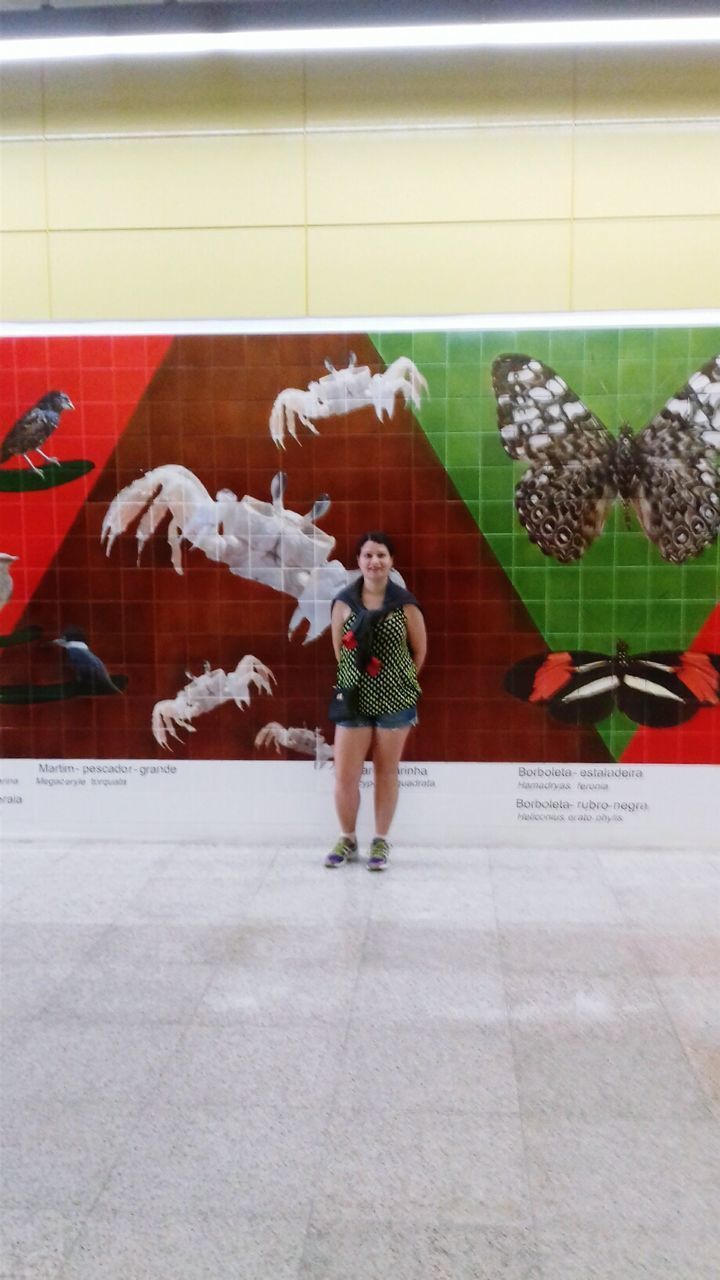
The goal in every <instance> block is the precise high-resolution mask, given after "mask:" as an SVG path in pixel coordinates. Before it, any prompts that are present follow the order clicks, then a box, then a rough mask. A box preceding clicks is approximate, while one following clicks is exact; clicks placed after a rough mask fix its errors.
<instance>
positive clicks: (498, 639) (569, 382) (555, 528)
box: [0, 328, 720, 764]
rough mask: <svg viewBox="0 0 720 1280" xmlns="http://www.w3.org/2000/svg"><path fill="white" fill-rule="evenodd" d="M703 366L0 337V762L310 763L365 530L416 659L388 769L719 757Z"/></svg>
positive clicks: (691, 338)
mask: <svg viewBox="0 0 720 1280" xmlns="http://www.w3.org/2000/svg"><path fill="white" fill-rule="evenodd" d="M719 351H720V331H719V330H717V329H707V328H705V329H680V328H676V329H659V330H639V329H619V330H604V331H603V330H588V331H582V330H577V331H556V332H553V331H530V332H516V331H514V332H497V331H493V332H449V333H445V332H436V333H430V332H412V331H408V332H403V333H399V332H392V333H362V332H360V333H355V334H333V333H327V334H312V335H311V334H301V335H290V334H282V333H278V334H275V335H270V336H249V335H243V334H237V335H218V334H202V333H198V334H197V335H195V336H183V337H172V336H167V337H144V336H134V337H112V336H107V337H68V338H56V337H48V338H20V339H7V340H4V341H3V342H2V344H1V345H0V357H1V359H2V375H1V376H2V383H1V387H0V390H1V413H2V419H1V424H0V425H1V427H2V431H1V433H0V434H1V435H2V436H3V437H4V441H5V442H4V444H2V445H1V446H0V456H1V458H2V461H1V462H0V552H2V553H3V558H2V560H1V561H0V586H1V591H0V610H1V612H0V645H1V646H2V648H1V651H0V664H1V667H0V745H1V748H2V755H3V756H4V757H5V758H11V759H20V758H41V757H42V758H50V759H53V758H56V759H62V758H67V759H75V758H83V759H107V758H114V759H153V758H157V759H161V758H167V757H168V753H169V752H172V753H173V758H174V759H177V760H252V759H260V758H262V759H268V758H269V757H268V753H271V754H272V758H275V755H274V752H275V749H276V748H277V749H278V750H279V752H280V755H281V756H283V757H284V758H286V759H288V760H291V759H296V760H297V759H305V760H307V759H308V755H312V754H317V753H319V755H320V758H321V759H324V758H326V756H327V754H328V752H329V748H330V747H331V743H332V729H331V726H330V725H329V723H328V722H327V719H326V717H325V708H326V704H327V699H328V693H329V689H330V686H331V684H332V682H333V672H334V663H333V660H332V655H331V647H330V640H329V631H328V623H329V603H330V600H331V598H332V596H333V594H334V593H335V592H336V591H337V590H340V589H341V587H342V585H343V584H344V583H345V582H346V581H347V573H348V571H350V570H352V568H353V559H352V547H353V545H354V542H355V539H356V536H357V534H358V533H359V532H361V531H362V530H364V529H367V528H374V529H378V528H382V529H385V530H387V531H388V532H389V533H391V534H392V535H393V536H394V537H395V539H396V541H397V546H398V551H397V557H396V565H397V568H398V569H399V571H400V572H401V574H402V575H403V577H404V579H405V580H406V582H407V583H408V585H409V586H410V588H411V589H412V590H413V591H414V593H415V594H416V595H417V596H418V598H419V599H420V601H421V603H422V604H423V607H424V610H425V613H426V617H427V623H428V631H429V637H430V656H429V660H428V665H427V668H426V671H424V672H423V687H424V696H423V699H422V704H421V724H420V728H419V729H418V731H417V732H416V733H415V734H413V735H411V739H410V743H409V748H408V753H407V758H408V759H410V760H412V759H415V760H421V761H476V762H481V761H516V762H523V761H536V762H545V761H550V762H608V761H609V762H612V761H623V762H635V763H637V762H647V763H705V764H709V763H720V698H719V690H720V656H718V655H720V605H719V604H718V600H719V599H720V544H719V542H718V538H717V533H718V527H719V525H720V479H719V477H718V470H717V451H718V446H719V445H720V357H718V352H719ZM51 392H58V393H60V392H61V393H63V398H62V399H60V398H59V397H54V398H53V397H52V396H50V395H49V393H51ZM71 406H72V407H71ZM622 423H628V424H630V427H631V428H632V430H633V432H634V433H635V435H634V440H635V443H634V444H633V443H631V442H630V440H629V437H628V436H627V433H623V432H621V431H620V427H621V424H622ZM603 424H605V425H604V426H603ZM605 428H607V431H606V429H605ZM608 432H609V433H610V434H608ZM294 436H295V437H296V438H293V437H294ZM35 450H42V451H43V452H39V451H38V452H36V451H35ZM43 453H44V454H45V455H47V457H43ZM48 459H51V460H48ZM55 459H57V461H55ZM15 557H16V558H15ZM57 640H61V641H63V643H61V644H58V643H56V641H57ZM84 645H87V648H85V647H83V646H84ZM648 654H651V655H652V657H651V658H649V659H648V658H646V657H643V656H642V655H648ZM250 655H252V658H254V659H255V660H256V661H255V662H253V661H252V660H251V657H250ZM268 724H272V725H274V726H275V727H274V728H272V729H270V730H268V731H267V732H266V734H265V735H264V741H263V735H262V733H261V731H262V730H263V729H264V727H265V726H267V725H268ZM291 730H295V731H297V732H295V733H291V732H290V731H291ZM258 733H261V739H260V741H259V742H257V741H256V739H257V735H258Z"/></svg>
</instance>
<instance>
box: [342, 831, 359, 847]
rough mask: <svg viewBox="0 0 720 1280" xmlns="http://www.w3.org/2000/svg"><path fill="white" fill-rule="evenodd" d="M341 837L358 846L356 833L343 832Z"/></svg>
mask: <svg viewBox="0 0 720 1280" xmlns="http://www.w3.org/2000/svg"><path fill="white" fill-rule="evenodd" d="M340 835H341V836H342V838H343V840H352V842H353V844H357V836H356V835H355V832H354V831H341V832H340Z"/></svg>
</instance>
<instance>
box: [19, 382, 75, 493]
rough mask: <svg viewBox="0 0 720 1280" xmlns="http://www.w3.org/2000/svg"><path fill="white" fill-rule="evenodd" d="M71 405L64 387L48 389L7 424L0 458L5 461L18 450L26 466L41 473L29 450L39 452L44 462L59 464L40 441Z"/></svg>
mask: <svg viewBox="0 0 720 1280" xmlns="http://www.w3.org/2000/svg"><path fill="white" fill-rule="evenodd" d="M74 408H75V405H74V404H73V402H72V400H71V399H70V397H69V396H66V395H65V392H64V391H48V393H47V395H44V396H42V397H41V399H40V400H38V402H37V404H36V405H33V408H32V409H28V411H27V413H24V414H23V415H22V417H21V418H18V420H17V422H16V423H15V424H14V426H12V427H11V428H10V430H9V431H8V433H7V435H6V436H5V439H4V440H3V442H2V445H0V462H7V460H8V458H14V457H16V455H18V454H21V455H22V457H23V458H24V459H25V461H26V462H27V464H28V466H29V467H32V469H33V471H36V472H37V474H38V475H42V469H41V468H40V467H36V466H35V463H34V462H32V461H31V460H30V458H29V457H28V454H30V453H39V454H40V457H41V458H44V459H45V461H46V462H54V463H55V465H56V466H60V463H59V461H58V459H57V458H50V457H48V455H47V454H46V453H43V451H42V449H41V448H40V445H41V444H44V443H45V441H46V440H47V439H48V437H49V436H51V435H52V433H53V431H55V429H56V427H57V426H58V425H59V423H60V415H61V414H62V413H63V411H64V410H65V409H74Z"/></svg>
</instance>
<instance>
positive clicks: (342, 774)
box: [335, 725, 373, 835]
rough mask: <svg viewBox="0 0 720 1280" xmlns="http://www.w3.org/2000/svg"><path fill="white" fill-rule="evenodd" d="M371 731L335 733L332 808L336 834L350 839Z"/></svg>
mask: <svg viewBox="0 0 720 1280" xmlns="http://www.w3.org/2000/svg"><path fill="white" fill-rule="evenodd" d="M372 734H373V731H372V729H370V728H367V729H343V727H342V725H338V727H337V729H336V730H335V808H336V809H337V816H338V821H339V823H340V830H341V831H344V832H345V834H346V835H352V833H353V831H354V830H355V823H356V822H357V815H358V809H359V808H360V779H361V777H362V771H363V765H364V763H365V757H366V756H367V753H368V748H369V746H370V742H371V739H372Z"/></svg>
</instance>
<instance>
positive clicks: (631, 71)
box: [576, 5, 720, 120]
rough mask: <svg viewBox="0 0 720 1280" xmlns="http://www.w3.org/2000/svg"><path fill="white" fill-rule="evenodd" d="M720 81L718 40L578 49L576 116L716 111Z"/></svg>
mask: <svg viewBox="0 0 720 1280" xmlns="http://www.w3.org/2000/svg"><path fill="white" fill-rule="evenodd" d="M678 8H680V5H678ZM719 82H720V73H719V72H718V49H717V45H711V46H707V47H705V48H703V47H702V46H692V45H684V46H683V47H681V48H678V47H675V48H672V49H663V48H659V47H655V48H646V49H584V50H582V51H581V52H579V53H578V54H577V98H576V112H577V119H578V120H596V119H602V120H609V119H613V120H625V119H628V118H633V119H637V118H643V119H652V120H672V119H677V118H682V119H692V118H702V117H703V116H717V115H720V88H719V87H718V86H719Z"/></svg>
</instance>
